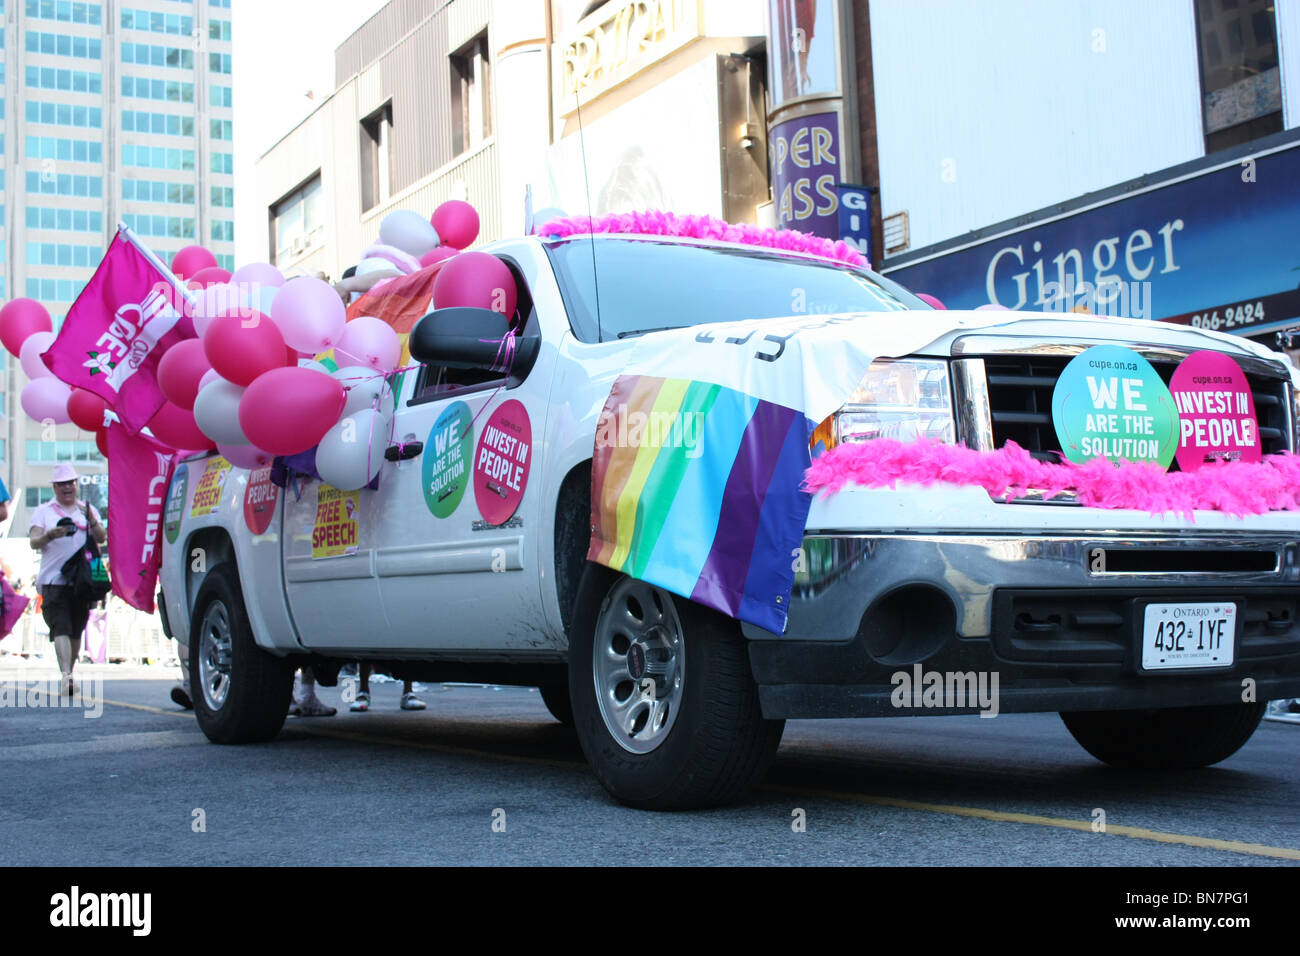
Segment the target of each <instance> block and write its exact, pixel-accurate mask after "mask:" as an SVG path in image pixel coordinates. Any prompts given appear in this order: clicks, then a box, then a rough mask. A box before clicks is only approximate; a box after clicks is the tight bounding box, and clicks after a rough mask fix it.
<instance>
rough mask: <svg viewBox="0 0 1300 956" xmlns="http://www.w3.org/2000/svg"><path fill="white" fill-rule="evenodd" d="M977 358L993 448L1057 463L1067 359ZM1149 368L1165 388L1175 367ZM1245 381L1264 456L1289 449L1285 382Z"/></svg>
mask: <svg viewBox="0 0 1300 956" xmlns="http://www.w3.org/2000/svg"><path fill="white" fill-rule="evenodd" d="M981 357H982V358H983V360H984V368H985V372H986V375H987V379H988V395H989V412H990V417H991V419H992V424H993V444H994V447H996V448H1001V447H1002V446H1003V445H1005V444H1006V443H1007V442H1008V441H1014V442H1015V443H1016V444H1017V445H1019V446H1021V447H1022V448H1024V449H1026V450H1028V451H1029V452H1031V453H1032V454H1033V455H1034V457H1035V458H1041V459H1044V460H1048V461H1058V460H1060V454H1059V452H1060V442H1059V440H1058V439H1057V437H1056V428H1055V426H1054V425H1053V423H1052V389H1053V388H1055V387H1056V380H1057V378H1058V377H1059V376H1060V374H1061V371H1062V369H1064V368H1065V366H1066V364H1067V363H1068V362H1069V361H1070V359H1071V358H1072V356H1069V355H1034V354H1023V353H1021V354H1014V355H984V356H981ZM1151 365H1152V366H1153V367H1154V368H1155V370H1156V373H1157V374H1158V375H1159V376H1160V378H1161V379H1162V380H1163V381H1164V383H1165V384H1166V385H1168V384H1169V380H1170V378H1172V377H1173V374H1174V369H1175V368H1176V367H1177V363H1176V362H1171V361H1160V360H1153V361H1152V362H1151ZM1246 380H1247V381H1248V382H1249V383H1250V390H1251V394H1252V395H1254V398H1255V414H1256V415H1257V416H1258V418H1259V437H1260V440H1261V444H1262V446H1263V452H1264V454H1266V455H1268V454H1273V453H1276V452H1282V451H1290V450H1291V435H1290V431H1289V427H1290V426H1289V423H1290V414H1289V411H1288V407H1287V405H1288V402H1289V401H1290V396H1289V392H1288V385H1287V382H1286V381H1285V380H1284V379H1281V378H1276V377H1272V376H1269V375H1264V374H1261V373H1251V372H1247V373H1246Z"/></svg>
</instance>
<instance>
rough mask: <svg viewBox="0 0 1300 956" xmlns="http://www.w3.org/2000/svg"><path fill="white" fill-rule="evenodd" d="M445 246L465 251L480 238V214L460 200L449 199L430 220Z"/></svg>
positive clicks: (435, 211) (436, 210)
mask: <svg viewBox="0 0 1300 956" xmlns="http://www.w3.org/2000/svg"><path fill="white" fill-rule="evenodd" d="M430 221H431V222H432V223H433V228H434V229H435V230H436V231H437V233H438V237H439V238H440V239H442V244H443V245H444V246H452V247H454V248H456V249H465V248H468V247H469V246H470V245H472V244H473V242H474V240H475V239H477V238H478V226H479V222H478V212H477V210H475V209H474V207H473V206H471V205H470V204H469V203H467V202H465V201H463V200H460V199H448V200H447V201H446V202H445V203H443V204H442V205H441V206H439V207H438V208H437V209H435V210H434V211H433V217H432V219H431V220H430Z"/></svg>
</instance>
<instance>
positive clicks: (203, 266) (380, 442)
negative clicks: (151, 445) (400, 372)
mask: <svg viewBox="0 0 1300 956" xmlns="http://www.w3.org/2000/svg"><path fill="white" fill-rule="evenodd" d="M478 231H479V217H478V213H477V212H476V211H475V210H474V208H473V207H472V206H471V205H469V203H465V202H460V201H457V200H452V201H449V202H445V203H443V204H442V205H440V206H439V207H438V209H437V210H436V211H435V212H434V214H433V216H432V218H431V219H426V218H424V217H423V216H421V215H420V214H419V213H416V212H413V211H411V210H398V211H396V212H393V213H390V214H389V215H388V216H386V217H385V218H384V220H383V221H382V222H381V224H380V230H379V238H380V241H379V243H377V244H376V245H374V246H372V247H371V248H370V249H368V250H367V257H366V258H365V259H363V260H362V262H361V263H360V264H359V266H358V268H357V273H358V274H359V275H365V274H366V273H368V272H374V271H378V270H379V269H384V270H393V269H396V270H397V271H398V272H403V273H409V272H412V271H415V270H417V269H421V268H429V267H431V266H434V265H438V266H439V269H440V272H439V273H438V276H437V278H436V279H435V282H434V286H433V299H434V303H433V304H434V306H435V307H444V306H448V305H466V306H477V307H480V308H495V309H496V310H497V311H500V312H505V313H506V314H507V315H513V314H514V310H515V304H516V296H517V292H516V289H515V285H514V281H513V278H512V277H511V275H510V271H509V269H508V268H506V266H505V265H504V264H503V263H502V262H501V260H499V259H497V258H496V257H495V256H490V255H487V254H486V253H478V252H471V253H460V252H459V250H460V249H463V248H464V247H465V246H468V245H470V244H471V243H473V242H474V240H475V238H477V236H478ZM444 260H449V261H447V262H445V264H444ZM171 266H172V272H173V273H174V274H175V275H176V276H177V277H178V278H180V279H182V280H183V281H185V282H186V285H187V288H188V290H189V293H190V298H189V301H184V302H182V301H179V296H178V301H177V306H178V309H177V311H178V312H180V313H181V321H180V323H179V325H178V328H179V329H180V330H181V331H182V333H183V334H184V335H185V336H186V337H185V338H184V339H182V340H181V341H179V342H177V343H175V344H174V345H172V346H171V347H169V348H168V349H167V350H166V351H165V352H163V353H162V355H161V357H160V359H159V362H158V368H157V382H158V388H159V390H160V391H161V392H162V395H163V397H164V398H165V401H164V402H163V404H162V406H161V407H160V408H159V409H158V412H157V413H156V414H155V415H154V416H153V418H152V419H151V420H150V421H149V424H148V428H149V431H150V432H152V434H153V435H154V437H155V438H157V439H158V440H159V441H161V442H163V443H164V444H166V445H169V446H170V447H172V448H174V449H176V450H178V451H188V452H199V451H207V450H210V449H212V448H214V447H215V448H216V449H217V450H218V451H219V452H220V453H221V454H222V455H223V456H224V457H225V458H227V459H228V460H229V461H230V462H231V463H232V464H234V465H237V466H239V467H243V468H257V467H263V466H266V465H269V464H270V463H271V461H272V459H273V458H275V457H277V456H289V455H297V454H300V453H303V452H307V451H309V450H311V449H312V448H315V449H316V456H315V461H316V471H317V473H318V474H319V475H320V476H321V478H322V480H324V481H326V482H328V483H329V484H331V485H333V486H335V487H337V488H339V489H342V490H355V489H357V488H361V487H364V486H365V485H366V484H368V483H369V482H370V481H372V480H373V479H374V477H375V476H376V475H377V474H378V473H379V468H380V465H381V464H382V462H383V455H384V449H385V447H386V446H387V444H388V440H389V434H390V432H391V428H392V420H393V414H394V411H395V406H394V396H393V393H392V389H391V387H390V386H389V384H388V381H387V376H388V374H389V373H391V372H393V371H394V370H395V369H396V368H397V367H398V365H399V363H400V361H401V356H402V344H401V340H400V338H399V337H398V335H397V333H396V332H395V331H394V330H393V327H392V326H391V325H389V324H388V323H387V322H385V321H383V320H381V319H378V318H374V317H371V316H364V315H363V316H357V317H355V318H353V319H351V320H349V319H348V317H347V310H346V308H345V306H344V304H343V300H342V298H341V297H340V296H339V294H338V292H337V291H336V290H335V289H334V288H333V287H332V286H331V285H330V284H329V283H327V282H325V281H323V280H321V279H316V278H311V277H298V278H291V279H288V280H286V279H285V277H284V276H283V275H282V274H281V273H280V271H279V270H278V269H276V268H275V267H274V266H271V265H269V264H267V263H251V264H249V265H245V266H243V267H241V268H240V269H238V270H236V271H235V272H234V273H230V272H227V271H226V270H224V269H222V268H220V267H219V266H218V264H217V260H216V258H215V257H214V256H213V255H212V253H211V252H209V251H208V250H206V249H203V248H202V247H200V246H187V247H186V248H184V249H182V250H180V251H179V252H178V253H176V255H175V257H174V258H173V259H172V264H171ZM453 266H454V267H453ZM54 340H55V335H54V330H53V325H52V323H51V321H50V315H49V312H47V311H46V310H45V308H44V307H43V306H42V305H41V304H40V303H39V302H36V301H34V300H32V299H15V300H13V301H11V302H9V303H8V304H6V305H5V306H4V307H3V309H0V343H3V345H4V347H5V348H7V349H8V350H9V351H10V352H11V353H12V354H14V355H15V356H17V357H18V358H19V360H20V362H21V363H22V367H23V370H24V371H25V372H26V373H27V375H28V377H29V378H30V379H31V381H30V382H29V383H28V385H27V386H26V387H25V388H24V389H23V392H22V396H21V402H22V406H23V410H24V411H25V412H26V413H27V414H28V415H30V416H31V417H32V418H34V419H36V420H37V421H48V420H52V421H53V422H55V423H56V424H64V423H67V422H75V423H76V424H77V426H78V427H79V428H83V429H85V430H87V431H93V432H94V433H95V436H96V442H97V444H98V445H99V449H100V451H101V452H103V453H104V454H105V455H106V456H107V454H108V451H107V445H106V442H105V429H106V423H107V421H108V420H109V419H111V417H112V408H111V407H110V406H109V404H108V403H107V402H105V401H104V399H102V398H100V397H99V396H98V395H95V394H94V393H92V392H89V391H86V390H85V389H81V388H69V386H68V385H66V384H64V383H63V382H62V381H60V380H59V379H57V378H55V377H54V375H53V374H52V373H51V372H50V370H49V369H48V368H47V367H46V366H45V363H44V362H43V361H42V359H41V354H42V353H43V352H45V351H47V350H48V349H49V348H50V346H51V345H52V344H53V343H54ZM331 355H332V361H330V362H329V364H328V365H327V364H325V362H324V361H320V359H326V357H327V356H331Z"/></svg>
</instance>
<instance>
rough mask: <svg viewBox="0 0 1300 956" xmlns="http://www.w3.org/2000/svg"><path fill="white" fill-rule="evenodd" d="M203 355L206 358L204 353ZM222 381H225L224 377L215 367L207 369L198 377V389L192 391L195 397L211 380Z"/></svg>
mask: <svg viewBox="0 0 1300 956" xmlns="http://www.w3.org/2000/svg"><path fill="white" fill-rule="evenodd" d="M203 357H204V358H207V356H206V355H204V356H203ZM222 381H225V379H223V378H222V377H221V373H220V372H218V371H217V370H216V369H215V368H210V369H208V370H207V371H206V372H204V373H203V377H202V378H200V379H199V387H198V391H196V392H195V393H194V394H195V396H196V397H197V396H198V393H199V392H201V391H203V390H204V389H205V388H207V387H208V386H209V385H210V384H212V383H213V382H222Z"/></svg>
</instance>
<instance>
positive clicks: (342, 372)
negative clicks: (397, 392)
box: [333, 365, 395, 418]
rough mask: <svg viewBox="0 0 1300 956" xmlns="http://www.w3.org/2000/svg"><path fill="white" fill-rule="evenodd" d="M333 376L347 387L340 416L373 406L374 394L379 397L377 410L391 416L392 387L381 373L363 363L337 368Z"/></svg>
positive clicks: (344, 416) (343, 416)
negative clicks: (345, 398) (345, 399)
mask: <svg viewBox="0 0 1300 956" xmlns="http://www.w3.org/2000/svg"><path fill="white" fill-rule="evenodd" d="M333 377H334V378H336V379H337V380H338V381H339V382H340V383H341V384H342V385H343V387H344V388H345V389H347V401H346V403H345V404H344V406H343V414H342V415H340V416H339V417H340V418H346V417H347V416H348V415H351V414H353V413H355V412H359V411H361V410H362V409H364V408H373V407H374V405H375V397H376V396H378V397H379V411H380V412H382V413H383V414H384V415H386V416H387V417H389V418H392V416H393V410H394V405H395V400H394V396H393V389H392V387H391V386H390V385H389V384H388V382H387V381H386V380H385V378H384V376H383V375H382V374H380V373H379V372H376V371H375V370H374V369H373V368H367V367H366V366H364V365H349V366H346V367H345V368H341V369H339V370H338V371H337V372H335V373H334V374H333Z"/></svg>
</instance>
